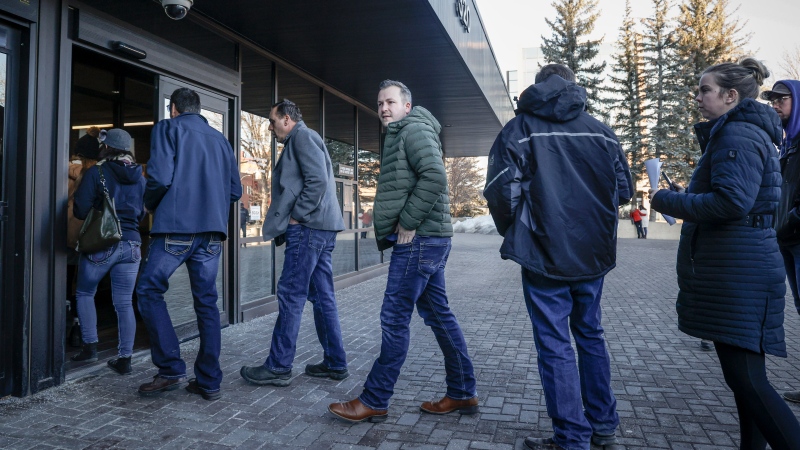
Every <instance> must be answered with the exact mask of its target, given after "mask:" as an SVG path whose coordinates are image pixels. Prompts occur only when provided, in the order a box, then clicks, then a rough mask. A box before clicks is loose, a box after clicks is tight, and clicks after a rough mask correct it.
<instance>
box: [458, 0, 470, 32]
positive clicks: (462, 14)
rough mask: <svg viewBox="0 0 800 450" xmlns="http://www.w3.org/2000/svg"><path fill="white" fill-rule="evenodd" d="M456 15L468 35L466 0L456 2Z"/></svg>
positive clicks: (467, 6)
mask: <svg viewBox="0 0 800 450" xmlns="http://www.w3.org/2000/svg"><path fill="white" fill-rule="evenodd" d="M456 15H457V16H458V18H459V19H460V20H461V25H463V26H464V30H466V32H467V33H469V5H468V4H467V0H456Z"/></svg>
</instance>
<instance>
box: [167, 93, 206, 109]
mask: <svg viewBox="0 0 800 450" xmlns="http://www.w3.org/2000/svg"><path fill="white" fill-rule="evenodd" d="M169 102H170V103H171V104H173V105H175V109H177V110H178V113H180V114H183V113H186V112H188V113H197V114H199V113H200V96H199V95H197V92H195V91H193V90H191V89H189V88H178V89H175V92H173V93H172V95H170V96H169Z"/></svg>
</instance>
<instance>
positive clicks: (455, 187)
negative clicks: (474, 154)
mask: <svg viewBox="0 0 800 450" xmlns="http://www.w3.org/2000/svg"><path fill="white" fill-rule="evenodd" d="M444 167H445V171H446V172H447V185H448V188H449V192H450V215H451V216H453V217H468V216H474V215H476V214H480V208H481V207H485V206H486V201H485V200H484V198H483V196H482V195H481V192H482V189H483V183H484V182H485V181H486V178H485V176H484V175H483V174H482V173H481V171H480V169H479V168H478V158H445V160H444Z"/></svg>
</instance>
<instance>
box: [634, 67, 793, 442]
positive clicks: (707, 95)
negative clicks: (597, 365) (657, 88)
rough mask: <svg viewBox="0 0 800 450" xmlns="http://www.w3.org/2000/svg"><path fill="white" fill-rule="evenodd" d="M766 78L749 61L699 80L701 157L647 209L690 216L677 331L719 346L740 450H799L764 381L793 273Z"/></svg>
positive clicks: (783, 408) (777, 351)
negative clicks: (679, 185) (778, 227)
mask: <svg viewBox="0 0 800 450" xmlns="http://www.w3.org/2000/svg"><path fill="white" fill-rule="evenodd" d="M768 76H769V72H768V71H767V69H766V67H764V65H763V64H762V63H761V62H760V61H758V60H756V59H754V58H745V59H743V60H741V62H739V63H724V64H717V65H714V66H711V67H709V68H708V69H706V70H705V71H704V72H703V74H702V76H701V77H700V83H699V86H698V91H697V92H698V94H697V96H696V98H695V100H696V101H697V104H698V109H699V110H700V113H701V114H702V115H703V117H704V118H705V119H707V121H705V122H700V123H698V124H696V125H695V127H694V130H695V133H696V134H697V140H698V142H699V143H700V151H701V152H702V157H701V158H700V159H699V160H698V162H697V165H696V167H695V169H694V173H693V174H692V178H691V181H690V182H689V186H688V187H687V188H686V190H685V191H684V192H680V191H678V190H676V191H672V190H668V189H661V190H658V191H656V190H653V189H651V190H650V198H651V202H650V207H651V209H653V210H656V211H659V212H661V213H663V214H668V215H670V216H672V217H676V218H680V219H683V227H682V228H681V240H680V244H679V246H678V262H677V265H676V269H677V273H678V286H679V287H680V290H679V292H678V299H677V302H676V309H677V312H678V328H679V329H680V330H681V331H683V332H684V333H686V334H688V335H690V336H694V337H697V338H701V339H707V340H710V341H713V342H714V347H715V349H716V352H717V357H718V358H719V363H720V366H721V368H722V373H723V375H724V376H725V382H726V383H727V384H728V387H729V388H730V389H731V390H732V391H733V396H734V399H735V401H736V408H737V410H738V413H739V433H740V443H739V445H740V446H741V448H743V449H764V448H765V447H766V446H767V444H769V445H770V446H771V447H772V448H773V449H779V448H780V449H800V424H798V422H797V418H796V417H795V415H794V413H793V412H792V410H791V409H789V406H788V405H787V404H786V403H785V402H784V401H783V400H782V399H781V396H780V395H778V393H777V392H775V389H774V388H773V387H772V386H771V385H770V383H769V380H768V379H767V372H766V365H765V364H766V355H767V354H769V355H773V356H778V357H783V358H785V357H786V342H785V340H784V329H783V318H784V317H783V314H784V313H783V311H784V307H785V303H786V302H785V299H784V297H785V295H786V271H785V269H784V265H783V260H782V258H781V253H780V249H779V248H778V240H777V238H776V234H775V229H774V228H773V227H774V225H775V213H776V212H777V205H778V201H779V200H780V196H781V175H780V165H779V162H778V154H777V152H776V151H775V146H776V145H779V144H780V142H781V137H782V136H781V135H782V130H781V122H780V119H779V117H778V115H777V114H776V113H775V111H774V110H773V109H772V108H770V107H769V106H768V105H765V104H763V103H759V102H757V101H756V100H755V99H756V98H757V97H758V95H759V86H760V85H761V84H762V83H763V81H764V79H765V78H767V77H768Z"/></svg>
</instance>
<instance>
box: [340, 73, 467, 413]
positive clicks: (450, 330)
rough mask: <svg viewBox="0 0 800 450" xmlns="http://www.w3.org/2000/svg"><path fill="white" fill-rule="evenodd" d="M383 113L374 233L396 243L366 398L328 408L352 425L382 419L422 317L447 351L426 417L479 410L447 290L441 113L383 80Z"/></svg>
mask: <svg viewBox="0 0 800 450" xmlns="http://www.w3.org/2000/svg"><path fill="white" fill-rule="evenodd" d="M378 115H379V116H380V118H381V122H383V126H384V127H385V128H386V138H385V141H384V148H383V158H381V168H380V176H379V178H378V191H377V194H376V196H375V214H374V216H373V217H374V219H375V222H374V223H375V237H376V239H377V241H378V249H379V250H385V249H387V248H392V257H391V258H392V259H391V262H390V263H389V277H388V279H387V281H386V292H385V293H384V296H383V305H382V306H381V317H380V318H381V331H382V333H381V353H380V355H379V356H378V359H376V360H375V363H374V364H373V365H372V370H370V372H369V375H368V376H367V380H366V382H364V389H363V390H362V392H361V395H359V396H358V397H356V398H355V399H353V400H350V401H348V402H343V403H333V404H331V405H329V406H328V411H330V412H331V413H332V414H334V415H335V416H337V417H339V418H341V419H344V420H346V421H348V422H363V421H369V422H382V421H384V420H386V418H387V417H388V409H389V400H390V399H391V398H392V395H393V394H394V387H395V383H396V382H397V378H398V377H399V376H400V369H401V368H402V367H403V362H404V361H405V359H406V355H407V354H408V347H409V342H410V334H409V323H410V322H411V316H412V314H413V313H414V306H415V305H416V307H417V313H419V315H420V316H421V317H422V319H423V320H424V322H425V325H428V326H429V327H430V328H431V331H433V335H434V336H435V337H436V341H437V342H438V344H439V348H440V349H441V351H442V356H444V369H445V373H446V375H445V382H446V384H447V391H446V393H445V396H444V397H443V398H442V399H440V400H436V401H428V402H424V403H422V405H421V406H420V410H421V411H422V412H425V413H428V414H448V413H451V412H454V411H458V413H459V414H476V413H477V412H478V395H477V386H476V380H475V372H474V370H473V366H472V360H471V359H470V357H469V354H468V353H467V343H466V340H465V339H464V335H463V333H462V332H461V327H460V325H459V324H458V321H457V320H456V316H455V314H453V312H452V311H451V310H450V305H449V304H448V300H447V293H446V292H445V276H444V272H445V265H446V264H447V257H448V255H449V254H450V246H451V242H450V241H451V237H452V236H453V225H452V224H451V220H450V206H449V205H450V197H449V193H448V189H447V174H446V172H445V168H444V161H443V159H442V144H441V142H440V141H439V133H441V131H442V127H441V125H440V124H439V122H438V121H437V120H436V118H434V117H433V115H432V114H431V113H430V112H429V111H428V110H426V109H425V108H422V107H420V106H415V107H413V109H412V107H411V91H410V90H409V89H408V87H406V85H404V84H403V83H401V82H399V81H393V80H385V81H383V82H382V83H381V84H380V87H379V92H378Z"/></svg>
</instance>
